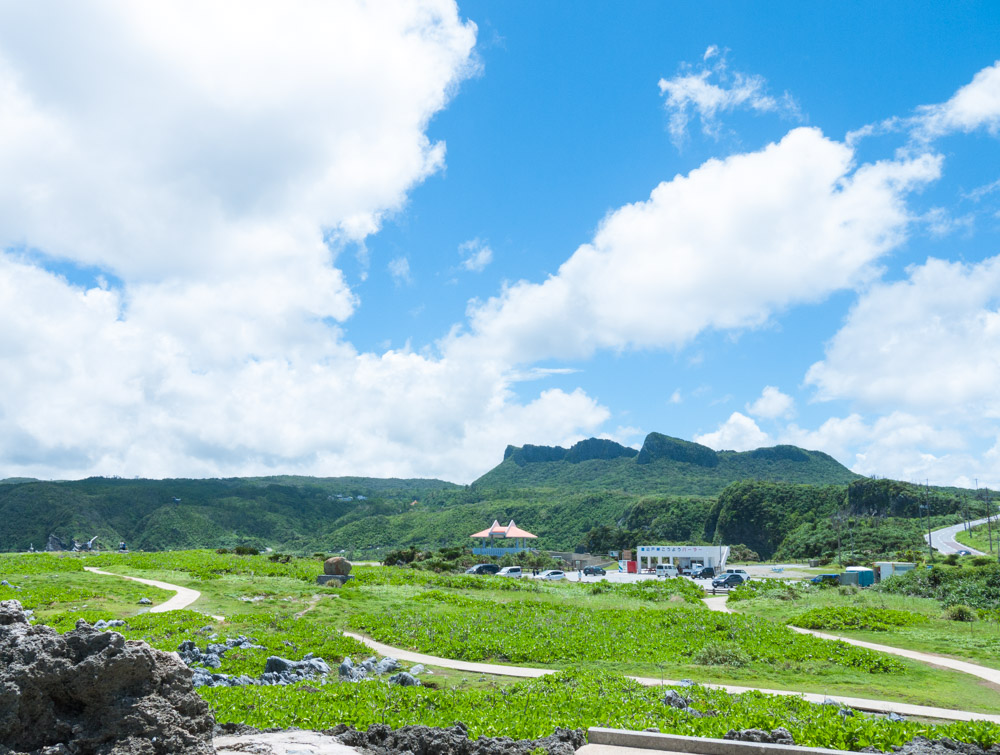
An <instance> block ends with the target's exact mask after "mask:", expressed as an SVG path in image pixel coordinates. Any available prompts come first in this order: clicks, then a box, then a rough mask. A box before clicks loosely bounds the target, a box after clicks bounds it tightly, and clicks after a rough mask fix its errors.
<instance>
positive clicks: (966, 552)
mask: <svg viewBox="0 0 1000 755" xmlns="http://www.w3.org/2000/svg"><path fill="white" fill-rule="evenodd" d="M955 553H957V554H958V555H959V556H971V555H972V551H967V550H965V549H964V548H963V549H962V550H960V551H955Z"/></svg>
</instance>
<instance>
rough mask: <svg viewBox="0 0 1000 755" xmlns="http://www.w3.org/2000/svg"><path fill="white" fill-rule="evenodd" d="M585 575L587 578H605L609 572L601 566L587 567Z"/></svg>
mask: <svg viewBox="0 0 1000 755" xmlns="http://www.w3.org/2000/svg"><path fill="white" fill-rule="evenodd" d="M583 574H584V576H587V577H603V576H604V575H605V574H607V572H606V571H604V569H602V568H601V567H600V566H585V567H583Z"/></svg>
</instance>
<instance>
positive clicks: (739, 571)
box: [726, 569, 750, 582]
mask: <svg viewBox="0 0 1000 755" xmlns="http://www.w3.org/2000/svg"><path fill="white" fill-rule="evenodd" d="M726 574H739V575H740V576H741V577H743V581H744V582H749V581H750V575H749V574H747V570H746V569H726Z"/></svg>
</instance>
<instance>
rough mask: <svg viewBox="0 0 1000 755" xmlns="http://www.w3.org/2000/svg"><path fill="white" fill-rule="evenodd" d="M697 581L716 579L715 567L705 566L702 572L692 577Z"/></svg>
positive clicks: (699, 571)
mask: <svg viewBox="0 0 1000 755" xmlns="http://www.w3.org/2000/svg"><path fill="white" fill-rule="evenodd" d="M691 576H692V577H694V578H695V579H715V567H714V566H703V567H701V569H700V570H698V571H697V572H695V573H694V574H692V575H691Z"/></svg>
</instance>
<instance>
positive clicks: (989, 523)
mask: <svg viewBox="0 0 1000 755" xmlns="http://www.w3.org/2000/svg"><path fill="white" fill-rule="evenodd" d="M983 498H984V500H985V501H986V534H987V537H988V538H989V540H990V553H992V552H993V512H991V511H990V489H989V488H986V491H985V495H984V496H983Z"/></svg>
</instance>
